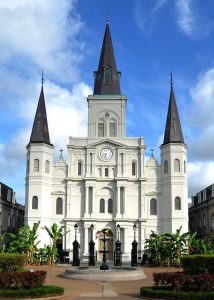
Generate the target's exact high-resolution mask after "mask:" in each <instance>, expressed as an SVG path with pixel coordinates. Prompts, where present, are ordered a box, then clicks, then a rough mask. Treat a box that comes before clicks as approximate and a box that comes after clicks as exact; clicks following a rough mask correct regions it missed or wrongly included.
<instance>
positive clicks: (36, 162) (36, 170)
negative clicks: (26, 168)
mask: <svg viewBox="0 0 214 300" xmlns="http://www.w3.org/2000/svg"><path fill="white" fill-rule="evenodd" d="M33 171H34V172H39V160H38V159H34V165H33Z"/></svg>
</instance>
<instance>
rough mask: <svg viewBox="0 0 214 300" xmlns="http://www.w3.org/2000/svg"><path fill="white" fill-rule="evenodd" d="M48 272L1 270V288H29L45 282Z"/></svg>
mask: <svg viewBox="0 0 214 300" xmlns="http://www.w3.org/2000/svg"><path fill="white" fill-rule="evenodd" d="M46 275H47V272H45V271H35V272H30V271H26V272H1V273H0V290H29V289H33V288H39V287H41V286H42V285H43V284H44V281H45V278H46Z"/></svg>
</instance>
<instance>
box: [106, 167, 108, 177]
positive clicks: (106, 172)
mask: <svg viewBox="0 0 214 300" xmlns="http://www.w3.org/2000/svg"><path fill="white" fill-rule="evenodd" d="M105 177H108V168H105Z"/></svg>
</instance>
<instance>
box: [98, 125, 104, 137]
mask: <svg viewBox="0 0 214 300" xmlns="http://www.w3.org/2000/svg"><path fill="white" fill-rule="evenodd" d="M103 136H104V123H98V137H103Z"/></svg>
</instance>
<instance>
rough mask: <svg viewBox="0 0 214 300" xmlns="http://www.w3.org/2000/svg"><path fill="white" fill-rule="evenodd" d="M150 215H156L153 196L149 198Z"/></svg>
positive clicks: (155, 202) (155, 201) (155, 204)
mask: <svg viewBox="0 0 214 300" xmlns="http://www.w3.org/2000/svg"><path fill="white" fill-rule="evenodd" d="M150 215H151V216H153V215H157V200H156V199H154V198H152V199H151V200H150Z"/></svg>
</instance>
